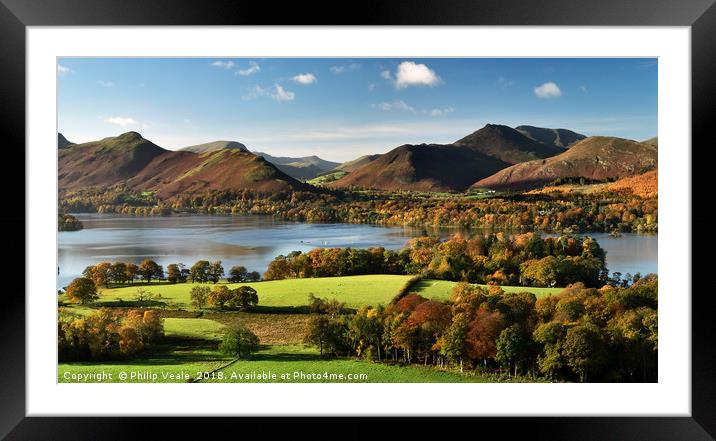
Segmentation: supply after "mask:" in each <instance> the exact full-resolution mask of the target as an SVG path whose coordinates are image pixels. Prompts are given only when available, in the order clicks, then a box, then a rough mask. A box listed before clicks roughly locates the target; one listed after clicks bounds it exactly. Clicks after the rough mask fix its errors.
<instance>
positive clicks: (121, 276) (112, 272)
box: [109, 262, 127, 283]
mask: <svg viewBox="0 0 716 441" xmlns="http://www.w3.org/2000/svg"><path fill="white" fill-rule="evenodd" d="M109 276H110V278H111V279H112V281H113V282H114V283H124V282H126V281H127V264H126V263H124V262H115V263H113V264H112V266H111V267H110V269H109Z"/></svg>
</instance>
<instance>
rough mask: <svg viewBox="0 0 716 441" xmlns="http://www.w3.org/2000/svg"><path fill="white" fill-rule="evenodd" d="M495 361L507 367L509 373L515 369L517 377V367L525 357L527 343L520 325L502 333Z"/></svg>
mask: <svg viewBox="0 0 716 441" xmlns="http://www.w3.org/2000/svg"><path fill="white" fill-rule="evenodd" d="M496 349H497V351H496V353H495V359H496V360H497V361H498V362H500V363H502V364H503V365H505V366H507V368H508V371H509V370H512V368H513V367H514V376H517V367H518V365H519V363H520V361H521V360H522V358H523V357H524V356H525V352H526V350H527V341H526V339H525V336H524V334H523V333H522V330H521V329H520V326H519V325H518V324H514V325H512V326H509V327H507V328H505V329H504V330H503V331H502V332H500V336H499V337H498V338H497V341H496Z"/></svg>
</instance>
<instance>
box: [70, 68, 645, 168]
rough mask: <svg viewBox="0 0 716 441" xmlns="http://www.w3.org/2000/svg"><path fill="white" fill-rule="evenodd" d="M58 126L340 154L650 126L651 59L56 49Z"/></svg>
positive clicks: (73, 134)
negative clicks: (544, 130)
mask: <svg viewBox="0 0 716 441" xmlns="http://www.w3.org/2000/svg"><path fill="white" fill-rule="evenodd" d="M57 75H58V130H59V131H60V132H62V133H63V134H64V135H65V136H66V137H67V138H68V139H69V140H70V141H73V142H85V141H90V140H95V139H100V138H104V137H107V136H116V135H118V134H120V133H123V132H126V131H129V130H134V131H137V132H140V133H141V134H142V135H143V136H144V137H145V138H147V139H149V140H151V141H153V142H155V143H156V144H158V145H160V146H162V147H164V148H168V149H177V148H181V147H184V146H188V145H193V144H200V143H204V142H210V141H215V140H232V141H239V142H242V143H244V144H246V146H247V147H248V148H249V149H250V150H253V151H263V152H267V153H270V154H272V155H285V156H306V155H312V154H316V155H319V156H321V157H323V158H325V159H329V160H335V161H345V160H350V159H353V158H355V157H357V156H360V155H363V154H372V153H384V152H386V151H388V150H390V149H392V148H394V147H396V146H398V145H401V144H406V143H423V142H425V143H448V142H452V141H455V140H457V139H459V138H461V137H463V136H465V135H467V134H469V133H471V132H473V131H475V130H477V129H479V128H481V127H482V126H484V125H485V124H487V123H495V124H505V125H509V126H512V127H514V126H517V125H521V124H527V125H535V126H541V127H552V128H568V129H571V130H575V131H577V132H580V133H583V134H585V135H611V136H620V137H624V138H629V139H636V140H642V139H646V138H650V137H652V136H656V135H657V60H656V59H644V58H639V59H624V58H619V59H593V58H591V59H589V58H587V59H582V58H572V59H570V58H566V59H565V58H562V59H540V58H534V59H510V58H499V59H485V58H473V59H450V58H438V59H427V58H410V59H402V58H400V59H398V58H396V59H388V58H381V59H368V58H356V59H347V58H318V59H316V58H267V59H261V58H251V59H247V58H221V59H213V58H184V59H175V58H143V59H131V58H61V59H60V60H59V61H58V68H57Z"/></svg>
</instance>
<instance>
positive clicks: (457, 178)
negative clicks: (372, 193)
mask: <svg viewBox="0 0 716 441" xmlns="http://www.w3.org/2000/svg"><path fill="white" fill-rule="evenodd" d="M509 165H510V164H509V163H507V162H505V161H502V160H500V159H496V158H493V157H490V156H487V155H485V154H483V153H480V152H478V151H476V150H472V149H469V148H463V147H458V146H454V145H450V144H448V145H439V144H422V145H410V144H406V145H402V146H400V147H398V148H395V149H393V150H391V151H390V152H388V153H385V154H383V155H381V156H380V157H379V158H378V159H376V160H374V161H372V162H370V163H368V164H366V165H364V166H363V167H361V168H359V169H358V170H355V171H353V172H351V173H349V174H348V175H347V176H345V177H343V178H341V179H339V180H338V181H335V182H333V183H330V184H329V186H331V187H336V188H346V187H360V188H371V189H377V190H389V191H395V190H411V191H462V190H464V189H466V188H467V187H469V186H470V184H471V183H472V182H475V180H476V179H479V178H480V177H486V176H489V175H491V174H493V173H495V172H497V171H498V170H501V169H503V168H505V167H507V166H509Z"/></svg>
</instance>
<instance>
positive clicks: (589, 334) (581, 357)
mask: <svg viewBox="0 0 716 441" xmlns="http://www.w3.org/2000/svg"><path fill="white" fill-rule="evenodd" d="M563 353H564V358H565V360H566V361H567V365H568V366H569V367H570V368H571V369H572V370H573V371H574V372H575V373H576V374H577V375H578V376H579V381H581V382H585V381H587V378H588V375H589V373H590V372H597V371H598V370H599V369H600V368H601V366H602V365H603V363H604V362H605V359H606V352H605V347H604V338H603V336H602V333H601V332H600V330H599V328H598V327H597V326H596V325H594V324H592V323H581V324H578V325H576V326H574V327H572V328H570V329H569V330H568V331H567V336H566V339H565V341H564V351H563Z"/></svg>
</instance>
